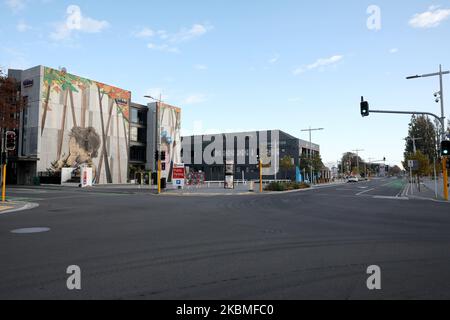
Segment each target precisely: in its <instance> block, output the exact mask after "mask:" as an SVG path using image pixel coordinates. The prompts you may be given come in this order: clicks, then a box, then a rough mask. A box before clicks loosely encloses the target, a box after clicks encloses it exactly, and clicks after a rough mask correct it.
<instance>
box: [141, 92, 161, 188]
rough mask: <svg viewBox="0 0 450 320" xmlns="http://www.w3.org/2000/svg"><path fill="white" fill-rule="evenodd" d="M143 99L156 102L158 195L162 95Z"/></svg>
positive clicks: (158, 183)
mask: <svg viewBox="0 0 450 320" xmlns="http://www.w3.org/2000/svg"><path fill="white" fill-rule="evenodd" d="M145 98H148V99H152V100H154V101H156V110H155V113H156V114H155V117H156V128H155V150H156V154H157V155H158V158H157V159H156V172H157V178H156V179H157V180H158V181H157V185H158V194H160V193H161V121H160V107H161V106H160V104H162V94H161V93H160V95H159V99H156V98H153V97H152V96H145Z"/></svg>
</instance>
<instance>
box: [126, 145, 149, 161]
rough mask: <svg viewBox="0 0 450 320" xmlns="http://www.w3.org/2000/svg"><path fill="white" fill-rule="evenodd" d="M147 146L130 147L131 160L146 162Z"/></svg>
mask: <svg viewBox="0 0 450 320" xmlns="http://www.w3.org/2000/svg"><path fill="white" fill-rule="evenodd" d="M146 158H147V157H146V149H145V147H136V146H133V147H131V148H130V160H131V161H134V162H146Z"/></svg>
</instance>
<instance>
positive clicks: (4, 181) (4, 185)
mask: <svg viewBox="0 0 450 320" xmlns="http://www.w3.org/2000/svg"><path fill="white" fill-rule="evenodd" d="M5 201H6V165H5V164H4V165H3V181H2V202H5Z"/></svg>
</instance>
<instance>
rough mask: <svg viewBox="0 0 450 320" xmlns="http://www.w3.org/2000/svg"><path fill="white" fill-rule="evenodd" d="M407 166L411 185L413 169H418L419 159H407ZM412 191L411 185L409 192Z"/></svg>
mask: <svg viewBox="0 0 450 320" xmlns="http://www.w3.org/2000/svg"><path fill="white" fill-rule="evenodd" d="M408 167H409V179H410V184H411V186H412V185H413V170H419V161H417V160H408ZM413 193H414V190H413V188H412V187H411V194H413Z"/></svg>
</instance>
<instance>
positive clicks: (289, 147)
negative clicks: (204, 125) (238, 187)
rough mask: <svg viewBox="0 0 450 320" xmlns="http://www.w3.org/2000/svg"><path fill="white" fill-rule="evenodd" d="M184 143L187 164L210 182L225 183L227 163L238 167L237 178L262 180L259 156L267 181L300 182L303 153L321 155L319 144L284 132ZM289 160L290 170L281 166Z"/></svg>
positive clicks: (199, 138) (211, 137)
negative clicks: (284, 161) (225, 165)
mask: <svg viewBox="0 0 450 320" xmlns="http://www.w3.org/2000/svg"><path fill="white" fill-rule="evenodd" d="M182 140H183V142H182V146H183V149H182V158H183V162H184V163H185V164H186V166H187V167H189V169H190V170H193V171H196V172H200V171H201V172H204V173H205V178H206V180H207V181H223V179H224V176H225V169H224V164H225V162H226V161H227V160H228V161H230V160H231V161H233V162H234V164H235V179H237V180H256V179H259V169H258V160H257V156H258V155H261V159H262V161H263V163H264V164H265V166H264V170H263V175H264V179H266V180H271V179H274V180H275V179H289V180H296V179H298V177H299V174H300V159H301V156H302V154H303V155H305V154H307V155H309V154H310V153H313V154H314V153H320V147H319V146H318V145H316V144H310V143H309V142H306V141H303V140H300V139H298V138H296V137H294V136H292V135H289V134H287V133H285V132H283V131H280V130H272V131H258V132H240V133H229V134H225V133H224V134H217V135H202V136H188V137H183V138H182ZM213 145H215V147H213ZM220 146H222V148H221V147H220ZM211 158H212V160H213V161H212V160H211ZM286 158H289V159H290V161H291V165H290V166H289V167H290V168H288V169H286V168H284V166H283V165H281V163H282V162H283V161H282V160H286Z"/></svg>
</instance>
